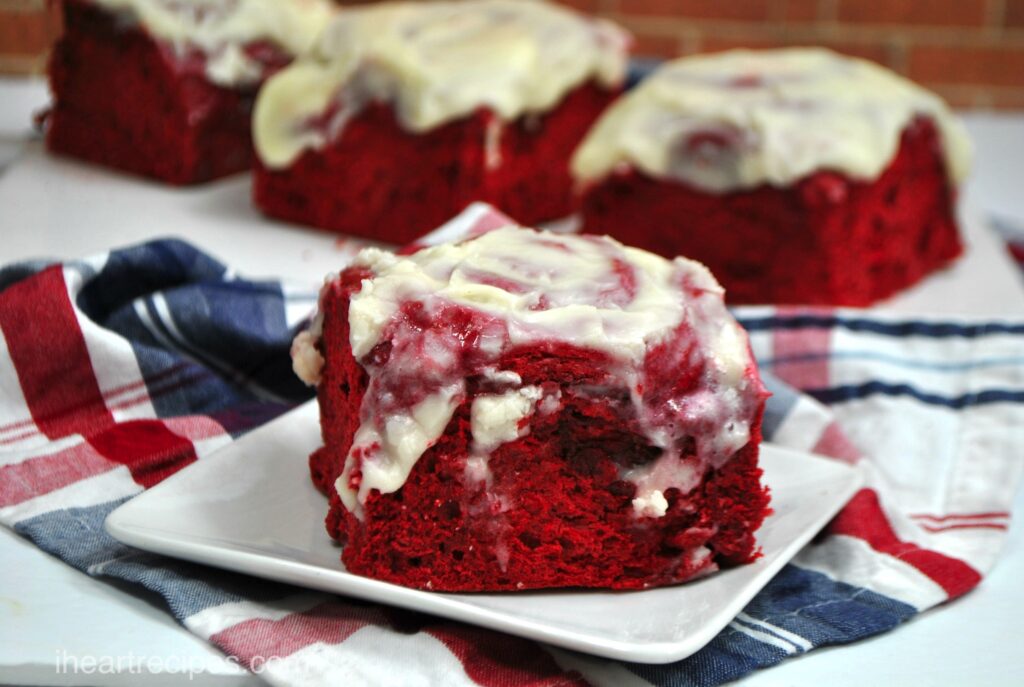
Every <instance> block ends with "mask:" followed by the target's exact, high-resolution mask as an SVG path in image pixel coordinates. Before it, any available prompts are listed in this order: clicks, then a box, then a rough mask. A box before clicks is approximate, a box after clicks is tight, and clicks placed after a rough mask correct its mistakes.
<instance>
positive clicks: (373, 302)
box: [293, 226, 760, 517]
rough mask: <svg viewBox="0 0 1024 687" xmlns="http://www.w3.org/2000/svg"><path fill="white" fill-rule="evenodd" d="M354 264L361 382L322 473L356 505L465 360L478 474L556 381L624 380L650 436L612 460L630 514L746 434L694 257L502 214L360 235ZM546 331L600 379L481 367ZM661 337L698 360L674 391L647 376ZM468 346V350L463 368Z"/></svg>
mask: <svg viewBox="0 0 1024 687" xmlns="http://www.w3.org/2000/svg"><path fill="white" fill-rule="evenodd" d="M354 266H355V267H360V268H364V269H366V270H368V273H370V274H372V275H373V276H372V278H367V279H364V280H363V282H362V286H361V289H360V290H359V291H358V292H357V293H355V294H353V295H352V297H351V299H350V301H349V310H348V324H349V343H350V345H351V350H352V354H353V356H354V357H355V358H356V360H357V361H359V362H360V364H361V365H363V367H364V368H365V369H366V370H367V371H368V377H369V383H368V387H367V390H366V393H365V395H364V397H363V406H362V409H361V411H360V427H359V429H358V430H357V432H356V434H355V439H354V441H353V444H352V447H351V450H350V452H349V455H348V457H347V459H346V462H345V466H344V469H343V471H342V473H341V476H340V478H339V479H338V480H337V483H336V488H337V491H338V494H339V495H340V497H341V500H342V502H343V503H344V505H345V506H346V508H348V509H349V510H350V511H352V512H353V513H355V514H356V515H357V517H360V516H361V510H362V504H364V503H365V501H366V498H367V497H368V496H369V494H370V493H371V491H373V490H377V491H379V492H381V493H392V492H394V491H397V490H398V489H399V488H401V486H402V485H403V484H404V483H405V481H406V479H407V477H408V475H409V473H410V471H411V470H412V468H413V466H414V465H415V463H416V461H417V460H418V459H419V457H420V456H421V455H422V453H423V452H424V451H426V450H427V449H428V448H429V447H430V446H432V445H433V444H434V443H435V442H436V441H437V440H438V438H439V437H440V436H441V434H442V432H443V431H444V430H445V427H446V426H447V425H448V423H449V422H450V420H451V419H452V417H453V415H454V413H455V411H456V409H457V408H458V407H459V406H460V405H461V404H462V403H463V402H464V401H465V400H466V398H467V386H466V382H467V377H468V376H470V375H477V376H478V377H480V378H481V379H483V380H485V381H486V383H487V384H488V385H490V387H489V388H493V390H492V391H485V392H483V393H478V394H477V395H476V396H475V397H474V398H473V402H472V405H471V412H470V419H471V431H472V436H473V442H472V443H473V446H472V454H473V455H472V459H473V461H474V462H473V464H472V470H470V472H472V474H475V475H478V476H480V475H484V476H485V475H486V474H488V473H487V469H486V458H487V455H488V454H489V452H491V451H493V450H495V449H496V448H497V447H499V446H500V445H501V444H503V443H505V442H507V441H513V440H515V439H516V438H518V437H520V436H523V435H525V434H526V433H528V432H529V421H530V418H531V417H532V416H533V414H534V413H538V412H539V413H545V414H546V413H549V412H551V410H552V408H551V406H552V405H556V404H557V402H558V398H559V394H563V393H574V394H576V393H579V394H591V395H592V394H598V395H603V394H606V393H609V392H610V390H611V389H613V388H614V389H618V390H620V392H625V393H628V397H629V399H630V400H629V402H630V403H631V404H632V407H633V409H634V410H633V412H634V413H635V416H636V418H637V420H638V424H639V426H640V427H641V428H642V431H643V432H644V433H645V435H646V437H647V439H648V441H649V442H650V443H651V444H652V445H654V446H657V447H659V448H661V449H662V453H661V455H660V457H658V458H657V459H656V460H654V461H651V462H650V463H649V464H646V465H641V466H637V467H632V468H629V469H628V470H625V469H624V471H623V478H624V479H628V480H630V481H632V482H634V483H635V484H636V485H637V494H636V498H635V500H634V509H635V511H636V514H637V516H638V517H660V516H661V515H664V512H665V510H664V508H665V504H666V503H667V501H666V499H665V496H664V493H665V492H666V491H667V490H668V489H672V488H676V489H679V490H680V491H682V492H683V493H686V492H689V491H690V490H691V489H692V488H693V487H695V486H696V485H697V484H698V483H699V481H700V477H701V476H702V475H703V474H704V472H705V471H706V470H708V469H713V468H717V467H720V466H721V465H722V464H723V463H724V461H726V460H728V458H729V457H730V456H731V455H732V454H733V453H735V452H736V451H737V450H739V449H740V448H742V447H743V446H744V445H745V444H746V443H747V442H748V441H749V439H750V423H751V422H752V421H753V415H754V407H753V406H752V405H751V403H754V404H756V402H757V401H758V399H759V398H760V396H758V394H759V393H760V390H759V388H757V389H752V385H756V384H757V382H756V377H754V378H752V377H751V376H750V375H748V374H747V371H748V369H750V368H751V366H752V365H753V361H752V359H751V356H750V351H749V346H748V345H747V339H746V334H745V333H744V332H743V330H742V329H741V328H740V327H739V325H738V324H737V323H736V321H735V320H734V319H733V318H732V317H731V315H729V313H728V311H727V310H726V309H725V305H724V303H723V300H722V290H721V288H720V287H719V285H718V284H717V282H716V281H715V280H714V278H713V277H712V276H711V274H710V273H709V272H708V271H707V269H706V268H705V267H704V266H703V265H701V264H700V263H697V262H693V261H691V260H686V259H684V258H676V259H674V260H671V261H670V260H667V259H665V258H662V257H660V256H657V255H654V254H651V253H647V252H645V251H642V250H639V249H635V248H629V247H627V246H623V245H622V244H620V243H618V242H616V241H614V240H612V239H610V238H607V237H596V236H570V235H556V234H551V233H548V232H538V231H534V230H532V229H525V228H522V227H516V226H508V227H504V228H501V229H497V230H494V231H491V232H488V233H486V234H483V235H482V236H479V237H477V238H474V239H472V240H469V241H465V242H463V243H456V244H443V245H439V246H435V247H431V248H427V249H424V250H422V251H420V252H418V253H415V254H413V255H410V256H403V257H400V256H396V255H393V254H391V253H387V252H385V251H382V250H379V249H376V248H367V249H365V250H363V251H362V252H361V253H360V254H359V256H358V257H357V258H356V261H355V263H354ZM453 312H456V313H459V314H457V315H456V317H462V318H465V317H470V318H472V322H473V323H474V324H473V325H472V336H471V337H470V338H466V336H465V335H459V336H454V337H453V335H452V334H451V333H450V330H448V329H446V328H445V325H438V324H436V323H438V322H444V321H447V320H446V319H445V318H446V317H449V316H450V315H451V313H453ZM410 313H413V314H412V315H410ZM459 321H461V320H459ZM428 322H429V323H430V324H429V325H427V324H425V323H428ZM463 329H464V328H463ZM463 329H460V331H463ZM680 337H681V338H680ZM315 338H316V337H315V336H312V335H311V336H305V337H303V336H301V335H300V337H299V338H297V339H296V344H295V347H294V348H293V358H294V360H295V364H296V369H297V370H302V371H303V372H304V373H305V378H306V379H307V381H314V382H315V381H316V378H317V377H316V375H317V371H318V370H319V366H320V362H319V354H314V353H313V352H310V351H309V350H307V349H310V348H314V347H315V345H316V341H315ZM548 342H559V343H566V344H571V345H573V346H576V347H579V348H583V349H588V350H594V351H598V352H600V353H601V354H602V355H603V356H604V357H606V358H607V359H608V360H610V361H611V363H610V367H609V374H610V380H611V381H609V384H610V385H611V386H610V387H609V388H608V389H602V388H597V389H593V388H585V387H580V388H569V389H568V390H562V391H560V390H559V389H557V388H555V389H553V390H543V389H541V388H540V387H537V386H529V385H523V383H522V379H521V378H520V377H519V375H518V374H516V373H515V372H513V371H509V370H501V369H498V368H497V367H496V366H495V365H496V363H497V361H498V359H499V358H500V356H501V355H502V353H504V352H506V351H508V350H511V349H514V348H516V347H518V346H527V345H530V344H537V343H548ZM659 344H665V345H664V346H663V348H664V349H665V350H663V351H662V350H660V349H658V353H657V354H656V355H657V357H658V358H659V359H672V361H674V362H673V364H677V365H680V366H682V367H683V368H688V367H691V366H692V365H695V364H696V365H699V367H700V369H701V375H702V379H701V381H700V383H698V384H697V385H696V387H694V388H692V389H688V390H687V391H686V392H685V394H683V395H675V391H673V390H672V389H674V386H673V385H674V384H675V383H674V382H671V383H670V384H669V386H670V387H672V389H666V388H665V384H666V383H668V382H666V380H662V379H659V378H655V377H650V374H649V373H648V365H649V363H650V356H651V355H652V350H654V349H656V348H657V347H658V346H659ZM382 346H383V347H384V349H383V350H386V354H384V355H385V358H381V357H380V356H381V355H382V354H381V350H382V348H381V347H382ZM694 355H696V356H699V358H698V359H696V360H699V362H694V361H695V359H694V358H693V357H692V356H694ZM469 359H471V360H474V361H476V362H475V363H473V364H472V365H470V366H468V367H467V363H466V362H465V361H466V360H469ZM670 362H671V361H670ZM665 369H670V368H665ZM669 381H670V380H669ZM403 396H404V397H405V398H404V399H403V398H401V397H403ZM752 398H753V399H754V401H751V399H752ZM691 439H696V442H697V445H696V458H693V457H691V458H690V459H687V460H683V454H682V449H681V448H680V445H681V443H685V442H684V440H691ZM467 469H468V468H467Z"/></svg>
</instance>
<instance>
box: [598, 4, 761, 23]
mask: <svg viewBox="0 0 1024 687" xmlns="http://www.w3.org/2000/svg"><path fill="white" fill-rule="evenodd" d="M770 5H771V2H770V0H619V2H618V8H619V13H620V14H624V15H626V16H629V15H662V16H673V17H682V18H689V19H727V20H732V21H743V20H746V21H764V20H766V19H767V18H768V9H769V6H770Z"/></svg>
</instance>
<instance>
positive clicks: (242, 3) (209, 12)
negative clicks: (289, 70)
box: [93, 0, 334, 86]
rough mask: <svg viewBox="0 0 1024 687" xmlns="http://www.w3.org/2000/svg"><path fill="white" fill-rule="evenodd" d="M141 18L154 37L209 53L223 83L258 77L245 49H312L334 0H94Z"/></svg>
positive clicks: (215, 77) (211, 69) (209, 70)
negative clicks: (264, 44) (261, 45)
mask: <svg viewBox="0 0 1024 687" xmlns="http://www.w3.org/2000/svg"><path fill="white" fill-rule="evenodd" d="M93 2H94V3H96V4H97V5H99V6H100V7H103V8H104V9H107V10H109V11H111V12H116V13H119V14H122V15H124V16H125V17H126V18H129V20H131V21H136V22H138V23H139V24H140V25H142V26H143V27H144V28H145V29H146V31H148V32H149V34H150V35H152V36H153V37H154V38H156V39H158V40H161V41H165V42H167V43H169V44H171V45H172V46H174V47H175V49H177V50H179V51H183V50H185V49H187V48H189V47H193V48H198V49H200V50H202V51H203V53H205V55H206V74H207V77H208V78H209V79H210V80H211V81H212V82H214V83H216V84H218V85H221V86H244V85H251V84H253V83H256V82H258V81H259V80H260V79H261V78H262V77H263V68H262V66H261V65H260V63H259V62H258V61H257V60H254V59H253V58H251V57H249V56H248V55H247V54H246V53H245V50H244V47H245V45H246V44H248V43H251V42H254V41H260V40H264V41H268V42H270V43H273V44H274V45H275V46H277V47H278V48H280V49H282V50H284V51H285V52H287V53H289V54H291V55H301V54H303V53H305V52H307V51H309V50H311V49H312V48H313V47H314V45H315V42H316V39H317V37H318V36H319V35H320V32H321V31H322V30H323V29H324V27H325V26H326V25H327V24H328V23H329V21H330V18H331V16H333V14H334V8H333V6H332V4H331V2H330V1H329V0H93Z"/></svg>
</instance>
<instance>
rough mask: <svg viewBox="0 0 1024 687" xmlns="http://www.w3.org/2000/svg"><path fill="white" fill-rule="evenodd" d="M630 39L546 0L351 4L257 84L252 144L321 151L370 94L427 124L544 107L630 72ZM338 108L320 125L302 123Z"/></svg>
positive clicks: (275, 155) (273, 155) (271, 151)
mask: <svg viewBox="0 0 1024 687" xmlns="http://www.w3.org/2000/svg"><path fill="white" fill-rule="evenodd" d="M627 43H628V36H627V34H626V33H624V32H623V31H622V30H621V29H619V28H617V27H615V26H614V25H612V24H610V23H608V22H606V21H603V20H597V19H593V20H592V19H588V18H585V17H583V16H581V15H579V14H577V13H575V12H573V11H571V10H567V9H564V8H561V7H557V6H554V5H548V4H546V3H543V2H534V1H526V0H477V1H474V2H467V1H449V2H431V3H384V4H381V5H377V6H371V7H366V8H358V9H347V10H346V11H345V12H342V13H340V14H339V15H338V17H337V18H336V19H335V20H334V21H333V22H332V23H331V26H330V27H329V28H328V29H327V30H326V31H325V32H324V35H323V37H322V39H321V40H320V42H319V47H318V49H317V50H316V51H315V54H314V55H313V56H311V57H310V58H309V59H305V60H302V61H299V62H297V63H295V64H293V65H292V66H291V67H289V68H288V69H285V70H282V71H281V72H280V73H278V74H276V75H275V76H274V77H273V78H272V79H270V80H269V81H268V83H267V84H266V86H265V87H264V88H263V90H262V92H261V93H260V96H259V99H258V101H257V105H256V112H255V116H254V138H255V142H256V149H257V152H258V153H259V155H260V158H261V159H262V160H263V163H264V164H266V165H267V166H269V167H272V168H280V167H286V166H288V165H289V164H290V163H291V161H292V160H294V159H295V158H296V157H297V156H298V155H299V154H300V153H301V152H302V151H303V150H305V149H307V148H319V147H322V146H323V145H325V144H326V143H327V142H328V141H330V140H331V139H332V138H333V137H335V136H337V135H338V133H339V132H340V130H341V129H342V128H343V126H344V123H345V121H347V119H348V118H350V117H351V116H352V115H353V114H354V113H355V112H358V111H359V110H360V109H361V108H362V107H363V106H364V105H365V104H367V103H369V102H374V101H377V102H390V103H393V106H394V108H395V112H396V114H397V116H398V119H399V121H400V122H401V123H402V125H403V126H404V127H405V128H406V129H408V130H409V131H414V132H423V131H426V130H429V129H432V128H434V127H436V126H438V125H440V124H443V123H446V122H449V121H452V120H454V119H458V118H460V117H464V116H467V115H469V114H471V113H472V112H473V111H475V110H477V109H478V108H481V107H487V108H490V109H491V110H493V111H494V112H495V113H497V115H498V116H500V117H501V118H502V119H504V120H506V121H508V120H512V119H515V118H516V117H519V116H521V115H523V114H528V113H534V112H545V111H547V110H549V109H551V108H552V107H553V106H554V105H555V104H556V103H557V102H558V101H559V100H561V98H562V97H563V96H564V95H565V94H566V93H567V92H568V91H570V90H571V89H572V88H575V87H577V86H579V85H581V84H582V83H584V82H586V81H588V80H590V79H596V80H597V81H598V82H600V83H601V84H603V85H605V86H608V87H611V86H614V85H617V84H619V83H621V82H622V80H623V79H624V78H625V71H626V60H627V54H626V47H627ZM332 104H336V105H338V107H337V108H336V112H335V114H334V116H333V119H332V121H331V122H329V123H328V124H327V126H321V127H320V128H313V127H310V126H309V122H310V120H313V119H317V118H320V117H323V116H324V114H325V113H327V112H328V110H329V109H330V108H331V106H332Z"/></svg>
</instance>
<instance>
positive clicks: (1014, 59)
mask: <svg viewBox="0 0 1024 687" xmlns="http://www.w3.org/2000/svg"><path fill="white" fill-rule="evenodd" d="M908 65H909V67H908V71H909V75H910V78H912V79H914V80H915V81H921V82H925V83H927V82H931V83H944V84H968V85H986V84H987V85H992V86H1018V87H1024V48H1001V47H952V46H937V45H934V46H932V45H924V46H915V47H913V48H912V49H911V51H910V58H909V61H908Z"/></svg>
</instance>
